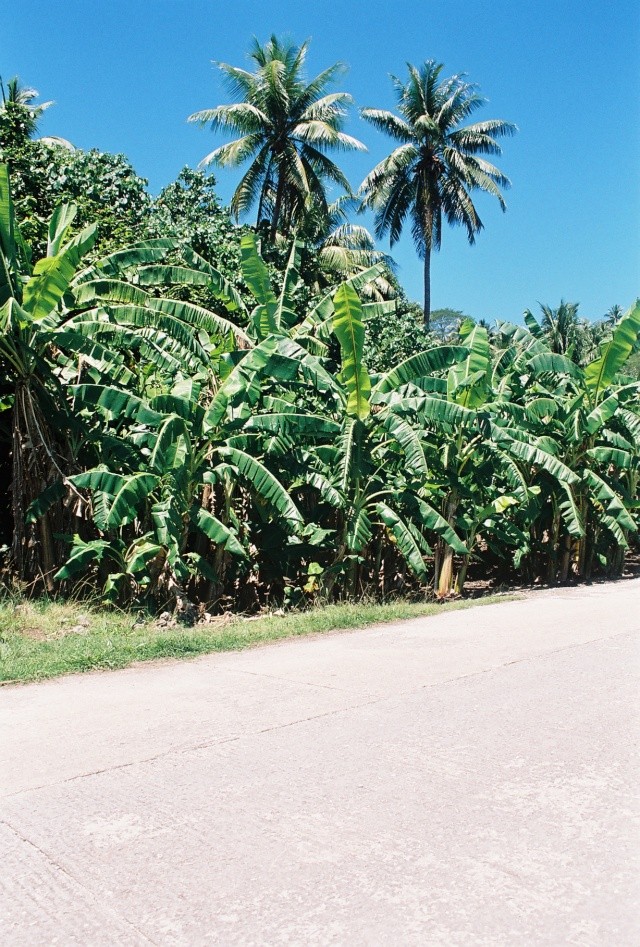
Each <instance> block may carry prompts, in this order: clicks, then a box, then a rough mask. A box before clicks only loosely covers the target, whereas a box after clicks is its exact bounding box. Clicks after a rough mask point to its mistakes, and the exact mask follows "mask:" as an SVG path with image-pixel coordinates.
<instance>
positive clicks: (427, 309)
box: [424, 246, 431, 332]
mask: <svg viewBox="0 0 640 947" xmlns="http://www.w3.org/2000/svg"><path fill="white" fill-rule="evenodd" d="M424 328H425V332H428V331H429V329H430V328H431V247H429V246H427V247H426V248H425V251H424Z"/></svg>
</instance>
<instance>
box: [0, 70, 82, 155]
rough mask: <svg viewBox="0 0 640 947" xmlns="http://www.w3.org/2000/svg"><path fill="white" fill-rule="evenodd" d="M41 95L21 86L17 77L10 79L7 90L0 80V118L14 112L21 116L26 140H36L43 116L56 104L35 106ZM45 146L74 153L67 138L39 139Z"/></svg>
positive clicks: (35, 90)
mask: <svg viewBox="0 0 640 947" xmlns="http://www.w3.org/2000/svg"><path fill="white" fill-rule="evenodd" d="M39 95H40V93H39V92H38V90H37V89H31V88H29V87H28V86H23V85H21V84H20V80H19V79H18V77H17V76H14V77H13V79H9V81H8V82H7V86H6V89H5V86H4V83H3V82H2V79H1V78H0V97H1V98H2V101H1V102H0V116H1V115H2V114H3V113H4V114H5V115H6V114H8V113H10V112H11V111H12V110H13V111H15V112H16V113H18V114H19V118H20V125H21V130H22V134H23V135H24V137H25V138H35V137H36V133H37V131H38V124H39V122H40V119H41V118H42V116H43V114H44V113H45V112H46V110H47V109H48V108H51V106H52V105H54V104H55V103H54V102H41V103H40V104H34V99H37V98H38V96H39ZM38 141H41V142H42V143H43V144H45V145H59V146H60V147H62V148H67V149H68V150H69V151H73V150H74V148H73V145H72V144H71V142H70V141H67V139H66V138H59V137H58V136H57V135H48V136H45V137H44V138H39V139H38Z"/></svg>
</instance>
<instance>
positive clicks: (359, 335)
mask: <svg viewBox="0 0 640 947" xmlns="http://www.w3.org/2000/svg"><path fill="white" fill-rule="evenodd" d="M333 302H334V306H335V315H334V318H333V331H334V332H335V335H336V338H337V339H338V342H339V343H340V350H341V353H342V371H341V377H342V379H343V381H344V384H345V387H346V389H347V392H348V397H347V406H346V412H347V414H348V415H349V416H350V417H356V418H359V419H360V420H363V419H364V418H366V417H367V416H368V415H369V413H370V411H371V406H370V404H369V396H370V393H371V379H370V378H369V373H368V372H367V369H366V366H365V364H364V361H363V352H364V333H365V330H364V322H363V321H362V304H361V302H360V299H359V297H358V294H357V293H356V291H355V290H354V289H352V287H351V286H348V285H347V284H346V283H343V284H342V285H341V286H339V287H338V289H337V290H336V294H335V296H334V297H333Z"/></svg>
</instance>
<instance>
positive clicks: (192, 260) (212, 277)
mask: <svg viewBox="0 0 640 947" xmlns="http://www.w3.org/2000/svg"><path fill="white" fill-rule="evenodd" d="M182 256H183V258H184V260H185V262H186V263H188V264H189V266H190V267H191V268H192V269H194V270H200V271H201V272H203V273H206V274H207V276H208V277H209V288H210V289H211V292H212V293H213V294H214V296H216V297H217V299H219V300H220V301H221V302H223V303H224V305H225V307H226V308H227V309H228V310H229V312H243V313H245V314H246V306H245V304H244V301H243V299H242V296H241V295H240V293H239V292H238V290H237V289H236V288H235V286H233V285H232V284H231V283H230V282H229V280H228V279H225V277H224V276H223V275H222V273H220V272H219V271H218V270H217V269H216V268H215V267H214V266H211V264H210V263H208V262H207V261H206V260H205V259H203V258H202V257H201V256H200V255H199V254H197V253H196V251H195V250H193V249H192V248H191V247H184V248H183V250H182Z"/></svg>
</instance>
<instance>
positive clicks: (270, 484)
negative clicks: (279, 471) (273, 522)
mask: <svg viewBox="0 0 640 947" xmlns="http://www.w3.org/2000/svg"><path fill="white" fill-rule="evenodd" d="M219 454H220V457H222V459H223V460H228V461H229V463H231V464H233V465H234V466H235V467H236V468H237V470H238V473H239V474H240V476H241V477H243V478H244V479H245V480H247V481H248V482H249V483H250V484H251V486H252V487H253V489H254V491H255V492H256V494H257V495H258V496H259V497H260V498H261V499H262V500H264V501H266V502H267V503H269V504H270V505H271V506H272V507H273V508H274V509H275V510H277V512H278V513H279V514H280V515H281V516H282V518H283V519H284V520H285V521H286V522H287V524H288V525H289V528H291V529H293V530H294V531H295V530H296V529H298V528H299V527H300V526H302V525H303V522H304V521H303V518H302V514H301V513H300V510H299V509H298V508H297V506H296V505H295V503H294V502H293V500H292V499H291V497H290V496H289V494H288V493H287V491H286V490H285V488H284V487H283V486H282V484H281V483H280V481H279V480H278V479H277V478H276V477H274V475H273V474H272V473H271V471H269V470H267V468H266V467H265V466H264V464H261V463H260V461H258V460H256V459H255V457H252V456H251V455H250V454H247V453H245V452H244V451H241V450H238V449H237V448H235V447H221V448H220V449H219Z"/></svg>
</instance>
